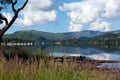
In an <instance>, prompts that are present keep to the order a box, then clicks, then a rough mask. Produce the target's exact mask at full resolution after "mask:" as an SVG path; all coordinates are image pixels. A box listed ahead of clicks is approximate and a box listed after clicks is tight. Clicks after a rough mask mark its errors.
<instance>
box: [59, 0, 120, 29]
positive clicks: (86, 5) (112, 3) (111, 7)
mask: <svg viewBox="0 0 120 80" xmlns="http://www.w3.org/2000/svg"><path fill="white" fill-rule="evenodd" d="M60 9H61V10H65V11H68V12H67V15H68V16H69V17H70V26H69V29H71V23H72V25H73V26H72V27H79V24H80V26H81V25H82V26H84V24H91V23H92V24H91V25H93V22H95V21H96V20H98V19H102V20H103V22H100V23H99V24H101V25H102V26H99V27H96V30H102V29H103V26H104V27H105V29H106V30H104V31H108V30H110V29H108V28H107V26H109V25H108V24H109V23H108V22H107V21H106V19H107V18H109V19H111V18H118V17H119V16H120V0H83V1H79V2H72V3H65V4H63V6H61V7H60ZM104 22H105V23H104ZM77 24H78V25H77ZM74 25H75V26H74ZM91 28H93V27H91V26H90V29H91ZM76 29H77V28H76ZM78 29H79V30H81V29H83V28H78ZM78 29H77V31H78ZM92 30H93V29H92ZM70 31H71V30H70Z"/></svg>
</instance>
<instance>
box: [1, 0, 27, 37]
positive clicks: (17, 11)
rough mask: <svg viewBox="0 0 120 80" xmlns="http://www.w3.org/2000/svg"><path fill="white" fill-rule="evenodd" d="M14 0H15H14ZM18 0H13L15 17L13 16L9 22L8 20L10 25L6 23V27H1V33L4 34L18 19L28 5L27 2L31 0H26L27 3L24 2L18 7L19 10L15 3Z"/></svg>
mask: <svg viewBox="0 0 120 80" xmlns="http://www.w3.org/2000/svg"><path fill="white" fill-rule="evenodd" d="M12 1H13V0H12ZM16 1H17V0H15V2H12V9H13V11H14V16H13V18H12V20H11V21H10V22H9V23H8V21H6V24H8V25H5V26H4V27H3V29H1V31H0V35H3V34H4V33H5V32H6V31H7V30H8V29H9V28H10V27H11V26H12V24H13V23H14V22H15V20H16V19H17V17H18V13H19V12H20V11H21V10H22V9H23V8H24V7H25V6H26V4H27V3H28V1H29V0H26V1H25V3H24V4H23V6H22V7H20V8H18V9H17V10H16V9H15V7H14V6H15V4H16V3H17V2H16Z"/></svg>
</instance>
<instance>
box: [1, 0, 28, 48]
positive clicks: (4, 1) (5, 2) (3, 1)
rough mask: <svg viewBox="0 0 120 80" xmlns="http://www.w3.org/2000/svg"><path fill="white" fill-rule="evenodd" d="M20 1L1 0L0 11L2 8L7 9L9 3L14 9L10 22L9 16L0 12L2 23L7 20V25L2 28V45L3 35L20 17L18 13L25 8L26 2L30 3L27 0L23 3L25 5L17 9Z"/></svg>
mask: <svg viewBox="0 0 120 80" xmlns="http://www.w3.org/2000/svg"><path fill="white" fill-rule="evenodd" d="M17 3H18V0H0V5H1V6H0V11H1V10H2V9H5V8H6V7H7V5H10V6H11V8H12V11H13V12H14V15H13V17H12V19H11V20H10V22H8V19H7V17H5V16H3V15H2V14H1V13H0V24H2V23H3V22H5V25H4V26H3V28H2V29H0V46H1V41H2V38H3V35H4V34H5V32H6V31H7V30H8V29H9V28H10V27H11V26H12V24H13V23H14V22H15V20H16V19H17V18H18V13H19V12H20V11H21V10H23V9H24V7H25V6H26V4H27V3H28V0H25V2H24V3H23V5H22V6H21V7H19V8H17V9H16V7H15V5H16V4H17Z"/></svg>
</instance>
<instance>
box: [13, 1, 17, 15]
mask: <svg viewBox="0 0 120 80" xmlns="http://www.w3.org/2000/svg"><path fill="white" fill-rule="evenodd" d="M15 4H17V0H15V1H14V2H13V0H12V10H13V11H14V13H15V12H16V9H15Z"/></svg>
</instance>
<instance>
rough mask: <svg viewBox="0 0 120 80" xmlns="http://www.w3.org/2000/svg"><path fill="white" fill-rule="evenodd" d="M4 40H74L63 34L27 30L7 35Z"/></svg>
mask: <svg viewBox="0 0 120 80" xmlns="http://www.w3.org/2000/svg"><path fill="white" fill-rule="evenodd" d="M4 38H9V39H14V38H16V39H21V40H31V41H35V42H36V41H37V42H38V41H45V40H67V39H72V38H73V37H72V36H68V35H65V34H63V33H56V34H55V33H49V32H41V31H35V30H27V31H17V32H15V33H13V34H6V35H5V36H4Z"/></svg>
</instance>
